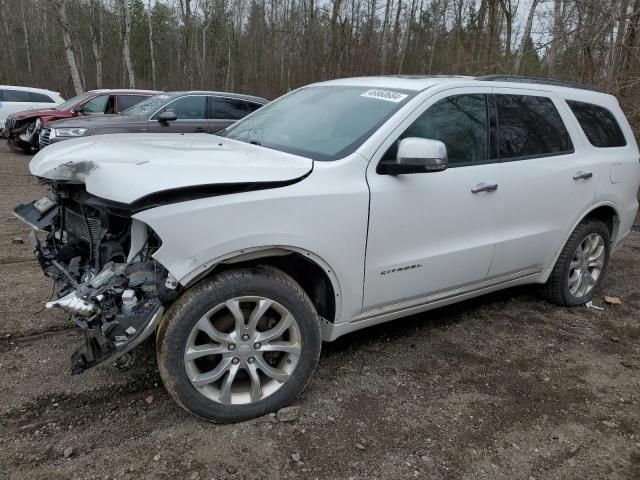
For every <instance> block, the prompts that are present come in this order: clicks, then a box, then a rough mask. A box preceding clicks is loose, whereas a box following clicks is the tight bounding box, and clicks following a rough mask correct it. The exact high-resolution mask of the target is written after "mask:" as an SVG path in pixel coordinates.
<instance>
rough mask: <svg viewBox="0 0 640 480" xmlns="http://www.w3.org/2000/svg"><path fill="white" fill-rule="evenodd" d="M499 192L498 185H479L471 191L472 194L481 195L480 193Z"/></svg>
mask: <svg viewBox="0 0 640 480" xmlns="http://www.w3.org/2000/svg"><path fill="white" fill-rule="evenodd" d="M496 190H498V184H497V183H491V184H488V183H479V184H478V185H476V186H475V187H473V188H472V189H471V193H480V192H495V191H496Z"/></svg>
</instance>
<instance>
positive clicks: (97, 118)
mask: <svg viewBox="0 0 640 480" xmlns="http://www.w3.org/2000/svg"><path fill="white" fill-rule="evenodd" d="M140 120H147V117H138V116H132V115H118V114H113V115H82V116H79V117H73V118H65V119H62V120H57V121H55V122H52V123H51V124H50V126H51V128H72V127H75V128H80V127H82V128H94V127H106V126H109V125H122V124H126V123H135V122H139V121H140Z"/></svg>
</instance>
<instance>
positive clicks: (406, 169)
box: [378, 137, 448, 175]
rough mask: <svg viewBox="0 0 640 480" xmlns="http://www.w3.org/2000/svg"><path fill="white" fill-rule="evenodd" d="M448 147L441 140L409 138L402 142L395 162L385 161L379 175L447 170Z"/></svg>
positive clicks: (379, 166)
mask: <svg viewBox="0 0 640 480" xmlns="http://www.w3.org/2000/svg"><path fill="white" fill-rule="evenodd" d="M447 165H448V161H447V147H446V146H445V144H444V143H442V142H441V141H439V140H430V139H426V138H416V137H408V138H403V139H402V140H400V143H399V144H398V153H397V155H396V159H395V160H383V161H382V162H380V164H379V165H378V173H380V174H383V175H404V174H408V173H428V172H442V171H443V170H446V169H447Z"/></svg>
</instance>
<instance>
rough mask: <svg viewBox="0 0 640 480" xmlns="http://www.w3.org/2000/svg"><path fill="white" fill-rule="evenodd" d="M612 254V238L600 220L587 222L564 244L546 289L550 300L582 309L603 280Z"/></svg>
mask: <svg viewBox="0 0 640 480" xmlns="http://www.w3.org/2000/svg"><path fill="white" fill-rule="evenodd" d="M610 252H611V234H610V233H609V229H608V228H607V226H606V225H605V224H604V223H603V222H602V221H600V220H595V219H586V220H584V221H582V222H581V223H580V224H579V225H578V226H577V227H576V229H575V230H574V231H573V233H572V234H571V236H570V237H569V239H568V240H567V243H566V244H565V246H564V248H563V249H562V252H561V253H560V256H559V257H558V261H557V262H556V264H555V266H554V268H553V271H552V272H551V276H550V277H549V279H548V280H547V283H546V284H545V285H544V290H543V291H544V295H545V297H546V298H547V300H549V301H551V302H553V303H556V304H558V305H563V306H575V305H583V304H585V303H587V302H588V301H590V300H591V299H592V298H593V292H594V290H595V288H596V287H597V286H598V285H600V283H601V282H602V279H603V278H604V276H605V274H606V271H607V266H608V265H609V255H610Z"/></svg>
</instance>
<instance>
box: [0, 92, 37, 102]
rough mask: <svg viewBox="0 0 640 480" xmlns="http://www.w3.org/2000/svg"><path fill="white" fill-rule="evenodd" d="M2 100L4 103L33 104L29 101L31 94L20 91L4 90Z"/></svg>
mask: <svg viewBox="0 0 640 480" xmlns="http://www.w3.org/2000/svg"><path fill="white" fill-rule="evenodd" d="M2 99H3V100H4V101H5V102H33V100H31V92H24V91H22V90H4V94H3V95H2Z"/></svg>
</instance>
